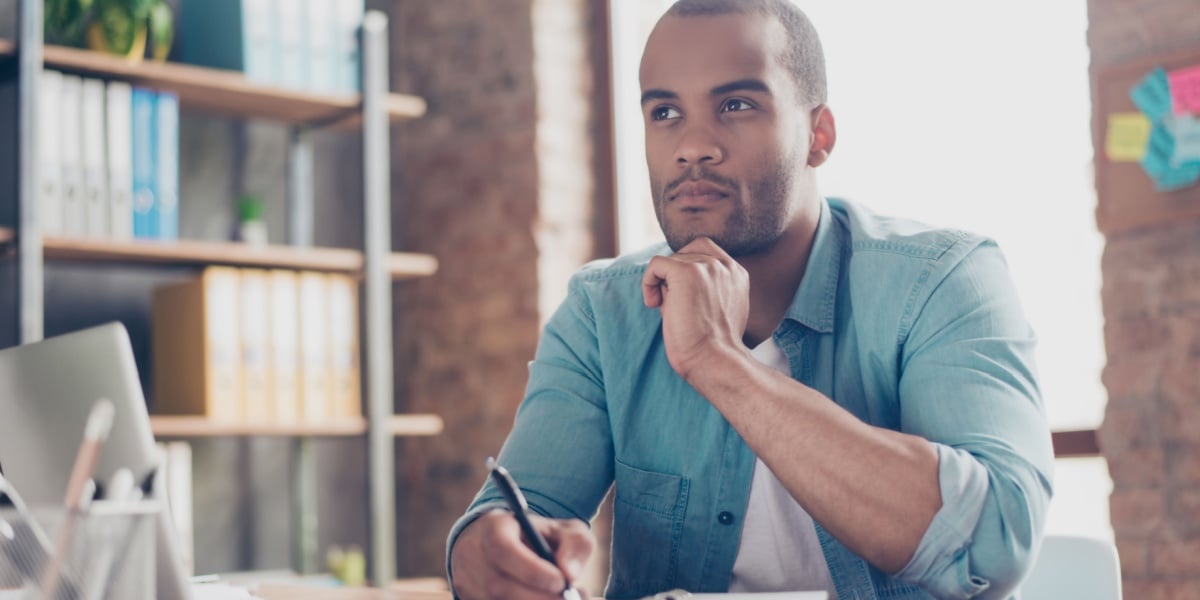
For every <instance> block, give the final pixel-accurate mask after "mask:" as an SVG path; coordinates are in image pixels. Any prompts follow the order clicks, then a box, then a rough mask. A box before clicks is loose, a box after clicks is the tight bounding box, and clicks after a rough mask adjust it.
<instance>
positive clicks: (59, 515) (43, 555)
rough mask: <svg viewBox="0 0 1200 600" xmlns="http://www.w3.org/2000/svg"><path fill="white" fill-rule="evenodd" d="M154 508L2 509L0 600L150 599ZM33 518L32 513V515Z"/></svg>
mask: <svg viewBox="0 0 1200 600" xmlns="http://www.w3.org/2000/svg"><path fill="white" fill-rule="evenodd" d="M160 510H161V506H160V505H159V504H158V503H157V502H151V501H147V502H136V503H120V504H111V503H106V502H104V501H97V502H94V503H93V504H92V506H91V507H89V508H88V509H87V510H84V511H68V510H67V509H65V508H62V507H57V508H48V509H39V508H37V507H35V508H33V509H32V510H30V511H17V510H10V509H5V510H0V589H5V590H8V591H7V592H4V593H3V595H2V596H0V597H2V598H4V599H6V600H7V599H8V598H14V599H15V598H20V599H21V600H107V599H117V598H120V599H122V600H143V599H146V600H150V599H152V598H154V592H155V539H154V538H155V536H154V527H155V522H154V521H155V519H154V515H155V514H157V513H158V511H160ZM30 513H32V514H30Z"/></svg>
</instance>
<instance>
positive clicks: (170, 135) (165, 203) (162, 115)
mask: <svg viewBox="0 0 1200 600" xmlns="http://www.w3.org/2000/svg"><path fill="white" fill-rule="evenodd" d="M156 113H157V114H156V116H157V118H156V119H155V121H156V122H155V125H156V130H155V138H156V142H157V145H156V147H155V156H156V157H157V159H158V160H157V164H156V165H155V170H154V198H155V200H157V202H156V204H157V208H158V239H160V240H167V241H175V240H177V239H179V97H178V96H177V95H175V94H173V93H171V92H159V94H158V106H157V107H156Z"/></svg>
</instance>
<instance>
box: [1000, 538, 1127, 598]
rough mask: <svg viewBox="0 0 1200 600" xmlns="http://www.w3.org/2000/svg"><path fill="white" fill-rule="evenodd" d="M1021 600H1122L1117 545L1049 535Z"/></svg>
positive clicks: (1027, 578)
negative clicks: (1073, 599) (1077, 599)
mask: <svg viewBox="0 0 1200 600" xmlns="http://www.w3.org/2000/svg"><path fill="white" fill-rule="evenodd" d="M1020 597H1021V600H1069V599H1070V598H1080V599H1086V600H1121V563H1120V561H1119V560H1118V559H1117V548H1116V547H1115V546H1113V543H1112V542H1110V541H1108V540H1105V539H1100V538H1092V537H1084V536H1078V535H1047V536H1046V538H1045V540H1044V541H1043V542H1042V550H1041V553H1039V554H1038V557H1037V560H1036V561H1034V563H1033V569H1032V570H1031V571H1030V572H1029V576H1028V577H1026V579H1025V582H1024V583H1023V584H1022V585H1021V596H1020Z"/></svg>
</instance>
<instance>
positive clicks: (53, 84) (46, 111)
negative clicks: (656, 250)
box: [37, 70, 63, 235]
mask: <svg viewBox="0 0 1200 600" xmlns="http://www.w3.org/2000/svg"><path fill="white" fill-rule="evenodd" d="M41 83H42V93H41V96H42V98H41V99H40V100H39V101H40V102H41V107H40V108H41V110H40V111H39V114H40V116H41V118H39V119H38V133H37V135H38V144H39V145H40V146H41V150H40V152H39V153H38V154H39V156H40V158H41V165H40V170H41V179H42V180H41V182H40V184H39V189H38V210H39V211H41V228H42V233H44V234H47V235H61V234H62V230H63V226H62V211H63V206H62V185H63V173H62V151H61V150H60V148H61V147H62V143H63V139H62V137H63V136H62V128H61V127H60V124H61V123H62V104H61V102H60V100H61V98H62V88H63V74H62V73H60V72H58V71H52V70H45V71H42V81H41Z"/></svg>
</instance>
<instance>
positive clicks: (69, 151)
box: [51, 75, 84, 236]
mask: <svg viewBox="0 0 1200 600" xmlns="http://www.w3.org/2000/svg"><path fill="white" fill-rule="evenodd" d="M59 102H61V104H60V105H59V127H60V129H59V147H58V151H59V160H60V161H61V163H60V164H61V166H62V213H61V216H60V218H61V221H60V223H61V225H60V226H59V231H58V232H57V233H61V234H62V235H68V236H81V235H83V218H84V217H83V214H84V213H83V210H84V209H83V194H84V190H83V186H84V182H83V150H82V147H83V129H82V125H83V123H82V119H81V116H82V113H83V80H82V79H81V78H80V77H79V76H77V75H63V79H62V94H61V95H60V96H59ZM51 227H52V228H53V227H54V225H51Z"/></svg>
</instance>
